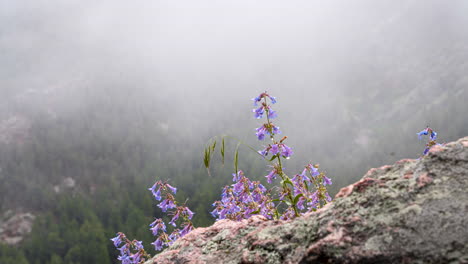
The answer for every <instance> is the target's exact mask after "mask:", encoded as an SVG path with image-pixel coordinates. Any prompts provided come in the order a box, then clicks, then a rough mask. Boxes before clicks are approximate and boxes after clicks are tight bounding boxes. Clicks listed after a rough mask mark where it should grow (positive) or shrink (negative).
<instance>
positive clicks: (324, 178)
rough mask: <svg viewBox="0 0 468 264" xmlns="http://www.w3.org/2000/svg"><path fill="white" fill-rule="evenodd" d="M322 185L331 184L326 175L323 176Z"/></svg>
mask: <svg viewBox="0 0 468 264" xmlns="http://www.w3.org/2000/svg"><path fill="white" fill-rule="evenodd" d="M323 185H324V186H325V185H332V181H331V180H330V178H328V177H327V176H325V175H324V176H323Z"/></svg>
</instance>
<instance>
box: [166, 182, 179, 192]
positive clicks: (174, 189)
mask: <svg viewBox="0 0 468 264" xmlns="http://www.w3.org/2000/svg"><path fill="white" fill-rule="evenodd" d="M166 187H167V188H169V190H171V192H172V193H173V194H176V192H177V188H176V187H172V186H171V185H169V184H167V183H166Z"/></svg>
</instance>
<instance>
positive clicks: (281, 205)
mask: <svg viewBox="0 0 468 264" xmlns="http://www.w3.org/2000/svg"><path fill="white" fill-rule="evenodd" d="M252 100H253V101H254V106H255V107H256V108H255V109H253V113H254V117H255V118H257V119H261V118H263V117H265V123H264V124H262V125H261V126H260V127H259V128H257V129H256V133H255V135H256V136H257V138H258V140H260V141H264V140H265V138H269V139H270V140H271V143H268V144H267V145H266V146H264V148H263V149H262V150H260V151H258V154H260V155H261V156H262V158H264V159H265V160H267V161H268V162H269V163H270V166H269V173H268V174H267V175H266V176H265V178H266V181H267V182H268V183H269V184H272V183H273V181H274V180H275V179H277V178H279V179H281V181H280V182H279V186H277V187H273V188H271V189H270V190H267V189H266V188H265V187H264V186H263V185H262V184H261V183H260V182H258V181H251V180H249V179H248V178H247V177H246V176H245V175H244V173H243V172H242V170H237V168H238V157H237V156H238V151H237V150H236V153H235V156H234V166H235V170H236V172H235V173H234V174H233V182H234V183H233V184H232V185H230V186H225V187H224V188H223V192H222V195H221V200H219V201H216V202H214V203H213V206H214V207H215V209H214V210H213V211H212V212H211V214H212V215H213V216H214V217H216V219H217V220H220V219H231V220H241V219H246V218H249V217H251V216H252V215H263V216H264V217H266V218H268V219H282V220H287V219H293V218H295V217H298V216H300V215H302V214H304V213H307V212H310V211H315V210H317V209H318V208H320V207H322V206H323V205H325V204H327V203H328V202H330V201H331V200H332V199H331V197H330V195H329V194H328V192H327V189H326V185H331V184H332V181H331V180H330V179H329V178H328V177H327V176H325V173H323V172H319V166H318V164H316V165H313V164H307V165H306V166H304V169H303V170H302V172H301V173H299V174H295V175H294V177H292V178H291V177H289V176H288V175H287V174H286V173H285V171H284V166H283V163H284V162H285V160H288V159H290V158H291V156H292V155H293V151H292V149H291V148H290V147H289V146H288V145H286V144H285V141H286V139H287V137H286V136H284V137H282V138H281V139H277V138H276V136H277V135H279V134H281V131H280V129H279V127H278V126H276V125H275V124H274V123H273V122H272V120H273V119H275V118H276V117H277V116H278V114H277V113H276V111H274V110H273V109H272V104H275V103H276V98H275V97H273V96H270V95H269V94H268V93H267V92H264V93H261V94H260V95H259V96H257V97H255V98H253V99H252ZM222 145H223V146H224V139H223V144H222ZM215 147H216V141H214V142H213V144H212V145H211V146H209V147H208V148H209V149H210V151H208V153H211V152H214V148H215ZM206 153H207V151H205V161H207V162H205V165H206V164H208V165H209V161H210V156H209V155H208V156H207V155H206ZM223 153H224V149H223V150H222V152H221V155H222V157H223V159H224V154H223ZM207 168H209V166H207ZM274 196H276V197H275V198H273V197H274Z"/></svg>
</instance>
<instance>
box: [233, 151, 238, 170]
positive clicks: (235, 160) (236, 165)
mask: <svg viewBox="0 0 468 264" xmlns="http://www.w3.org/2000/svg"><path fill="white" fill-rule="evenodd" d="M238 168H239V149H238V148H236V153H235V154H234V169H235V171H234V173H237V172H238V171H239V170H238Z"/></svg>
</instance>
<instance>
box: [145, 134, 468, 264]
mask: <svg viewBox="0 0 468 264" xmlns="http://www.w3.org/2000/svg"><path fill="white" fill-rule="evenodd" d="M467 211H468V137H465V138H462V139H460V140H458V141H456V142H452V143H449V144H446V145H445V146H435V147H433V148H431V150H430V153H429V155H427V156H425V157H423V158H422V159H419V160H401V161H399V162H397V163H395V164H394V165H392V166H383V167H380V168H376V169H371V170H370V171H369V172H367V174H366V175H364V177H363V178H362V179H361V180H360V181H358V182H357V183H355V184H352V185H350V186H348V187H345V188H343V189H341V191H340V192H339V193H338V194H337V195H336V197H335V199H334V201H333V203H331V204H328V205H327V206H325V207H324V208H322V209H320V210H318V211H317V212H313V213H310V214H308V215H305V216H302V217H300V218H297V219H295V220H292V221H267V220H266V219H264V218H262V217H259V216H256V217H252V218H250V219H248V220H243V221H240V222H234V221H230V220H221V221H218V222H216V223H215V224H214V225H213V226H210V227H207V228H197V229H195V230H194V231H192V232H191V233H189V234H188V235H187V236H185V237H183V238H181V239H179V240H178V241H177V242H176V243H174V245H172V246H171V247H170V248H168V249H166V250H165V251H163V252H162V253H160V254H159V255H157V256H155V257H154V258H153V259H152V260H150V261H148V262H147V264H149V263H210V264H214V263H226V264H227V263H468V214H467Z"/></svg>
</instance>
